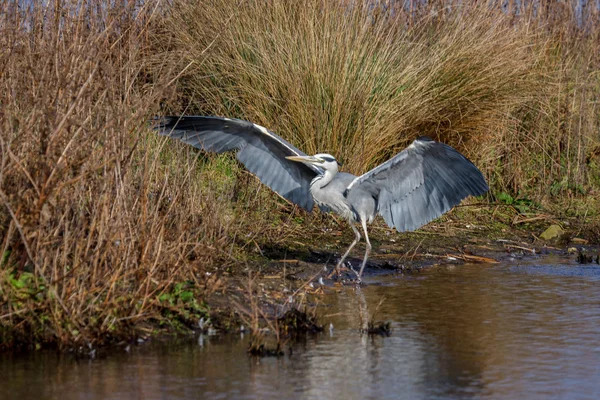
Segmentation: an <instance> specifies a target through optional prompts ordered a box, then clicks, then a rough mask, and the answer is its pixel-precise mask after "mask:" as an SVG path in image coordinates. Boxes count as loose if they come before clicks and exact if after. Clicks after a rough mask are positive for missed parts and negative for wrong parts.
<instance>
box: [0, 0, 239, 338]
mask: <svg viewBox="0 0 600 400" xmlns="http://www.w3.org/2000/svg"><path fill="white" fill-rule="evenodd" d="M19 4H20V3H19V2H12V1H3V2H2V9H3V12H2V14H0V31H1V32H2V35H1V36H0V48H2V51H1V52H0V70H1V73H0V87H1V89H0V105H1V111H0V132H1V134H0V246H1V249H0V252H1V253H0V254H2V259H1V264H0V347H3V346H9V345H15V344H18V343H25V344H34V343H37V344H40V345H41V344H44V343H52V344H58V345H61V346H65V345H84V344H85V345H95V344H98V343H104V342H107V341H110V340H114V339H123V338H128V337H133V336H134V335H138V334H141V333H143V327H144V326H145V325H146V324H147V323H150V322H152V323H161V322H169V323H170V322H171V321H172V320H173V319H175V320H189V319H191V318H196V316H198V315H201V314H202V313H203V312H205V310H204V309H203V305H202V303H201V297H198V296H201V295H202V294H203V293H205V291H206V290H211V287H212V286H211V285H212V283H211V281H209V280H207V277H206V274H205V271H206V268H207V265H211V264H214V263H216V262H217V261H219V260H225V259H226V258H227V255H226V254H224V253H225V250H221V248H222V247H223V248H228V247H227V246H226V244H227V242H228V239H227V238H228V226H229V224H228V222H227V220H226V219H225V218H221V217H219V216H221V215H226V214H227V213H226V212H225V211H222V210H221V209H219V207H220V206H219V204H220V203H221V202H220V201H217V198H216V196H219V195H220V194H219V193H227V191H225V192H223V190H217V189H216V188H211V187H207V186H206V185H204V186H203V187H201V186H200V185H201V182H203V181H206V180H207V179H205V180H203V179H201V177H200V174H201V170H200V168H198V166H197V164H196V163H195V158H196V157H195V156H194V154H192V153H189V152H188V151H187V149H183V148H180V147H166V148H165V147H164V144H165V141H164V140H159V139H158V138H157V137H155V135H154V133H152V132H151V131H150V129H149V127H148V125H149V124H148V121H149V119H150V117H152V116H153V115H154V114H155V113H156V112H157V110H158V108H159V107H158V106H159V102H160V101H161V100H163V99H165V98H168V96H169V95H170V94H169V92H168V90H167V89H166V88H167V86H168V83H169V80H171V79H172V78H173V77H174V74H172V73H171V72H170V71H171V70H169V68H168V67H167V66H166V65H165V66H164V68H161V69H160V72H161V78H157V79H155V80H153V81H152V82H151V81H150V80H149V78H148V74H147V73H146V65H147V61H146V59H147V54H148V48H149V42H148V38H149V36H150V35H149V30H148V27H149V26H151V24H152V21H153V19H154V18H156V13H157V8H156V6H157V4H156V3H155V2H152V1H144V2H135V1H129V2H112V1H100V2H86V1H75V0H73V1H57V2H54V1H50V2H25V3H23V4H20V5H19ZM154 68H158V67H157V66H156V65H154ZM208 162H210V161H208ZM213 174H218V171H217V172H213ZM213 186H214V185H213ZM213 189H214V190H213ZM141 330H142V331H141ZM140 332H141V333H140ZM86 348H87V346H86Z"/></svg>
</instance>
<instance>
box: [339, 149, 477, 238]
mask: <svg viewBox="0 0 600 400" xmlns="http://www.w3.org/2000/svg"><path fill="white" fill-rule="evenodd" d="M357 188H360V189H362V190H363V191H366V192H368V193H369V194H370V195H371V196H373V197H374V198H375V199H376V200H377V207H378V208H377V209H378V212H379V213H380V214H381V215H382V216H383V218H384V219H385V222H386V223H387V224H388V225H389V226H390V227H395V228H396V229H397V230H398V231H400V232H403V231H412V230H415V229H418V228H420V227H421V226H423V225H425V224H426V223H428V222H430V221H432V220H433V219H435V218H438V217H439V216H441V215H442V214H444V213H445V212H446V211H448V210H450V208H452V207H454V206H455V205H457V204H458V203H460V202H461V200H462V199H464V198H465V197H467V196H469V195H473V196H480V195H482V194H484V193H485V192H487V190H488V185H487V183H486V182H485V179H484V177H483V175H482V174H481V171H479V169H477V167H476V166H475V165H473V163H471V161H469V160H468V159H467V158H466V157H464V156H463V155H462V154H460V153H459V152H458V151H456V150H455V149H453V148H452V147H450V146H448V145H446V144H443V143H439V142H435V141H433V140H431V139H429V138H426V137H423V138H419V139H417V140H415V141H414V142H413V143H412V144H411V145H410V146H408V147H407V148H406V149H404V150H403V151H401V152H400V153H398V154H397V155H396V156H394V157H392V158H391V159H389V160H388V161H386V162H385V163H383V164H381V165H379V166H378V167H376V168H374V169H372V170H371V171H369V172H367V173H366V174H364V175H361V176H359V177H357V178H356V179H355V180H354V181H353V182H352V183H350V185H348V189H347V192H348V193H349V192H350V191H352V190H355V189H357Z"/></svg>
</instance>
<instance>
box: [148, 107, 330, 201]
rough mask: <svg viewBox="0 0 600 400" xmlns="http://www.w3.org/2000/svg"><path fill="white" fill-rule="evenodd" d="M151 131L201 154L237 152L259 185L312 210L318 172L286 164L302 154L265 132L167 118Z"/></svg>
mask: <svg viewBox="0 0 600 400" xmlns="http://www.w3.org/2000/svg"><path fill="white" fill-rule="evenodd" d="M155 129H157V130H158V133H159V134H161V135H165V136H169V137H172V138H174V139H179V140H181V141H182V142H184V143H187V144H190V145H192V146H194V147H196V148H198V149H202V150H204V151H212V152H215V153H223V152H226V151H232V150H238V151H237V154H236V157H237V159H238V160H239V161H240V162H241V163H242V164H244V166H245V167H246V168H247V169H248V170H249V171H250V172H252V173H253V174H254V175H256V176H257V177H258V178H259V179H260V180H261V182H263V183H264V184H265V185H267V186H269V187H270V188H271V189H273V190H274V191H275V192H277V193H278V194H280V195H281V196H282V197H284V198H286V199H287V200H289V201H291V202H292V203H294V204H297V205H299V206H300V207H302V208H304V209H306V210H308V211H311V210H312V209H313V205H314V203H313V199H312V196H311V194H310V182H311V181H312V179H313V178H314V177H315V176H316V175H317V174H320V173H322V171H321V170H320V169H319V168H318V167H315V166H312V165H306V164H303V163H298V162H295V161H290V160H287V159H286V157H288V156H305V155H306V154H304V153H303V152H302V151H300V150H298V149H297V148H296V147H294V146H293V145H291V144H290V143H289V142H287V141H286V140H284V139H283V138H281V137H279V136H277V135H276V134H274V133H273V132H271V131H269V130H267V129H266V128H264V127H262V126H260V125H256V124H253V123H251V122H248V121H243V120H239V119H230V118H221V117H203V116H182V117H176V116H170V117H164V118H161V119H158V124H157V126H156V128H155Z"/></svg>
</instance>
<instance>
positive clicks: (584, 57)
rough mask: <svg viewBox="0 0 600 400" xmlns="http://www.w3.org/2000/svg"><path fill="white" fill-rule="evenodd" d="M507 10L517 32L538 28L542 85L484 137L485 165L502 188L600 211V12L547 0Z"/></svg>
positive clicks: (577, 211) (585, 211) (575, 209)
mask: <svg viewBox="0 0 600 400" xmlns="http://www.w3.org/2000/svg"><path fill="white" fill-rule="evenodd" d="M580 6H581V7H580ZM506 13H507V15H508V16H510V17H511V18H512V20H513V22H512V23H513V25H514V26H515V29H521V27H523V26H529V27H530V29H535V30H536V31H538V32H539V35H538V37H539V38H538V40H537V41H536V43H539V42H540V41H543V42H544V46H543V47H542V46H539V44H538V45H537V47H536V49H537V51H538V52H539V54H540V57H539V68H540V70H541V71H542V76H543V83H544V87H543V90H540V91H539V93H538V94H537V95H536V96H535V97H534V98H532V99H531V101H529V102H527V103H526V104H525V105H524V106H522V107H519V108H518V109H516V110H514V111H513V112H512V113H510V114H508V115H507V119H506V123H505V124H500V125H498V126H497V128H496V129H494V130H492V132H491V135H489V137H488V138H487V140H483V142H482V145H483V146H485V149H482V150H481V154H482V157H481V159H482V162H483V163H485V164H487V165H488V166H489V170H490V171H493V174H490V179H491V180H492V183H493V185H494V187H495V188H496V190H497V191H506V192H509V193H512V194H513V195H515V196H521V197H529V198H533V199H539V200H540V201H541V202H543V203H545V204H546V205H547V206H549V207H551V208H555V209H556V208H557V207H560V208H561V211H565V210H566V211H568V212H569V214H574V215H581V216H583V215H588V216H590V215H592V216H594V215H595V216H597V215H598V202H597V199H598V193H599V191H600V168H599V167H600V107H599V105H598V104H599V103H598V99H599V98H600V74H599V72H598V71H600V9H599V8H598V5H595V4H591V3H589V4H585V3H582V2H578V1H569V2H553V1H548V2H539V3H538V2H527V3H523V4H522V5H521V6H517V5H516V4H512V5H511V6H510V7H509V8H508V9H507V10H506ZM582 206H583V207H582ZM594 218H596V217H594ZM596 221H597V219H596Z"/></svg>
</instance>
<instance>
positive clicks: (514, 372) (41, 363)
mask: <svg viewBox="0 0 600 400" xmlns="http://www.w3.org/2000/svg"><path fill="white" fill-rule="evenodd" d="M542 261H543V260H542ZM599 289H600V268H599V267H598V266H597V265H596V266H594V265H589V266H581V265H574V264H560V263H557V262H556V260H554V263H553V264H552V265H550V264H544V263H542V262H538V263H530V264H527V265H525V264H514V263H513V264H504V265H493V266H490V265H464V266H449V267H438V268H432V269H429V270H426V271H423V272H420V273H417V274H414V275H407V276H402V275H388V276H378V277H373V278H371V280H370V281H368V286H366V287H363V288H362V289H361V290H360V291H359V292H357V291H355V290H354V289H353V288H344V289H343V290H342V292H341V293H329V294H327V295H326V296H325V297H324V298H323V300H322V301H323V303H325V305H326V306H324V307H323V308H322V309H321V310H322V314H323V317H322V321H323V322H325V323H326V324H327V325H328V324H329V323H330V322H331V323H333V325H334V326H335V329H334V331H333V332H332V333H330V332H329V331H327V330H326V332H324V333H322V334H319V335H316V336H309V337H307V338H306V339H305V340H303V341H301V342H300V343H296V344H294V346H293V353H292V355H291V356H290V355H286V356H284V357H280V358H274V357H270V358H269V357H267V358H262V359H259V358H252V357H248V356H247V355H246V353H245V349H246V346H247V342H246V340H247V337H246V338H245V339H243V340H241V339H240V338H239V335H229V336H221V337H208V336H202V337H198V338H196V339H194V340H193V341H192V340H186V341H178V342H169V343H153V344H145V345H142V346H134V347H132V348H131V350H130V351H129V352H125V351H116V352H111V353H109V354H108V356H106V357H105V358H102V359H96V360H83V361H82V360H79V361H76V360H74V359H73V358H71V357H68V356H62V357H59V356H57V355H56V354H54V353H45V352H41V353H35V354H30V355H28V356H13V357H8V356H5V357H4V358H2V359H0V382H1V384H0V398H1V399H10V398H20V399H24V398H35V399H44V398H60V399H100V398H111V399H136V398H140V399H142V398H143V399H184V398H185V399H194V398H211V399H219V398H223V399H224V398H235V399H268V398H273V399H289V398H299V399H335V398H340V399H342V398H345V399H386V398H390V399H392V398H393V399H396V398H400V399H434V398H439V399H465V398H484V399H485V398H489V399H520V398H524V399H548V398H560V399H598V398H600V290H599ZM382 298H385V301H384V302H383V303H382V305H381V307H380V308H379V310H378V315H377V316H376V318H377V319H382V320H386V321H391V322H392V329H393V331H392V334H391V336H389V337H381V336H375V337H369V336H365V335H361V334H359V333H358V330H357V329H358V327H359V326H360V323H361V322H360V318H359V315H358V314H359V313H358V312H357V309H358V308H359V307H360V305H361V304H366V305H367V306H368V308H369V310H370V312H373V311H374V310H375V309H376V306H377V304H379V302H380V300H381V299H382Z"/></svg>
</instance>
